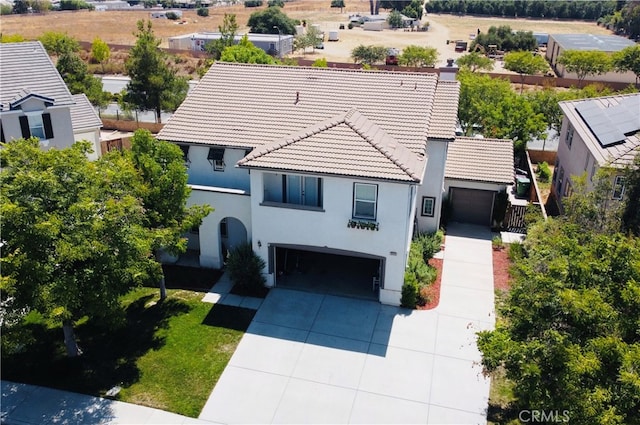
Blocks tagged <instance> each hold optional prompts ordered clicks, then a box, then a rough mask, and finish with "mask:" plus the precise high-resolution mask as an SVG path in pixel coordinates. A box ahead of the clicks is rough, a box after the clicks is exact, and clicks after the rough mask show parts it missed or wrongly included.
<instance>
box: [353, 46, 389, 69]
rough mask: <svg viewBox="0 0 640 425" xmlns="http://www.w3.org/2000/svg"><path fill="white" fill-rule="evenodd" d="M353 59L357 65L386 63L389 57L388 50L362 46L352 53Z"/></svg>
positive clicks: (380, 47) (381, 47)
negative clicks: (385, 60)
mask: <svg viewBox="0 0 640 425" xmlns="http://www.w3.org/2000/svg"><path fill="white" fill-rule="evenodd" d="M351 57H352V58H353V61H354V62H355V63H361V64H364V65H373V64H375V63H380V62H383V61H384V59H385V58H386V57H387V48H386V47H383V46H365V45H364V44H361V45H359V46H357V47H356V48H355V49H353V50H352V51H351Z"/></svg>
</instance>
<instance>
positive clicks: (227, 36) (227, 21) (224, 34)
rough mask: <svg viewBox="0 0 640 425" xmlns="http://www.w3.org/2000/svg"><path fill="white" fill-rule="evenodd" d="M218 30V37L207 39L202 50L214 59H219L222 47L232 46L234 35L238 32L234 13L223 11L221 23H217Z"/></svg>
mask: <svg viewBox="0 0 640 425" xmlns="http://www.w3.org/2000/svg"><path fill="white" fill-rule="evenodd" d="M218 32H220V38H218V39H217V40H212V41H209V42H207V43H206V44H205V45H204V50H205V51H206V52H207V53H209V54H210V55H211V57H212V58H213V59H215V60H218V59H220V56H221V55H222V52H223V51H224V49H226V48H227V47H230V46H233V44H234V43H235V37H236V34H237V33H238V22H237V21H236V15H234V14H227V13H225V14H224V18H223V20H222V25H218Z"/></svg>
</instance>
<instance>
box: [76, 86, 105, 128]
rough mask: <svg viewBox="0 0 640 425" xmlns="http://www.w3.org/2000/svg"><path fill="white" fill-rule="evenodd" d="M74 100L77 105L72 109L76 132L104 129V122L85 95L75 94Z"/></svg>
mask: <svg viewBox="0 0 640 425" xmlns="http://www.w3.org/2000/svg"><path fill="white" fill-rule="evenodd" d="M73 100H74V101H75V104H74V105H73V106H72V107H71V123H72V124H73V131H74V132H78V131H81V130H94V129H97V128H101V127H102V120H101V119H100V117H99V116H98V114H97V113H96V110H95V109H93V106H92V105H91V102H89V99H88V98H87V96H86V95H85V94H84V93H81V94H74V95H73Z"/></svg>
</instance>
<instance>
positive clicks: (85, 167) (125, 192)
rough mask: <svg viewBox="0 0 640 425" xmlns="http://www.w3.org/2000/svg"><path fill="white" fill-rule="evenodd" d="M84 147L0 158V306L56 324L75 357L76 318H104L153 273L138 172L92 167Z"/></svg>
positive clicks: (10, 150)
mask: <svg viewBox="0 0 640 425" xmlns="http://www.w3.org/2000/svg"><path fill="white" fill-rule="evenodd" d="M89 149H90V148H89V144H88V143H87V142H80V143H76V144H74V145H73V147H71V148H67V149H61V150H56V149H51V150H48V151H43V150H41V149H40V147H39V144H38V141H37V139H29V140H17V141H12V142H9V143H7V144H3V146H2V149H1V150H0V159H1V162H2V171H1V174H0V175H1V176H2V186H3V190H2V191H1V193H0V199H1V201H2V202H0V212H1V214H2V217H3V225H2V241H3V247H2V250H3V253H2V258H1V259H0V264H1V265H2V268H1V270H2V278H1V280H0V284H1V287H0V289H1V290H0V293H1V297H2V304H3V306H4V308H10V309H12V310H13V311H21V312H27V311H29V310H36V311H38V312H40V313H41V314H44V315H45V316H46V317H48V318H50V319H52V320H56V321H58V322H59V323H61V324H62V326H63V331H64V340H65V344H66V348H67V354H68V355H69V356H77V355H79V354H81V350H80V348H79V347H78V344H77V343H76V339H75V336H74V332H73V326H74V323H75V322H76V321H77V320H79V319H81V318H83V317H85V316H89V317H90V318H94V319H100V318H102V319H104V320H110V319H111V318H112V316H113V315H114V312H116V311H117V310H118V309H119V308H120V303H119V299H118V298H119V297H120V296H122V295H124V294H125V293H127V292H128V291H129V290H130V289H131V288H132V287H133V286H135V285H138V284H141V283H143V282H146V281H149V280H150V279H153V278H156V279H157V278H158V276H159V272H160V267H159V265H158V263H157V262H156V261H155V260H154V259H153V257H152V255H151V249H152V244H153V239H154V236H153V234H152V233H151V232H149V230H148V228H147V227H146V225H145V210H144V206H143V204H142V202H141V200H140V199H139V198H138V197H137V196H136V195H135V190H134V189H133V188H135V187H136V186H137V185H139V184H140V183H141V179H140V177H139V174H138V172H137V171H136V170H135V168H134V167H133V164H132V163H131V161H126V160H125V159H124V158H123V157H120V156H115V155H107V156H105V157H103V158H101V159H100V160H98V161H93V162H92V161H89V160H88V159H87V156H86V153H87V152H88V150H89Z"/></svg>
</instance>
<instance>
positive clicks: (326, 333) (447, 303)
mask: <svg viewBox="0 0 640 425" xmlns="http://www.w3.org/2000/svg"><path fill="white" fill-rule="evenodd" d="M492 327H493V274H492V265H491V234H490V233H489V231H488V230H485V229H483V228H479V227H476V226H465V225H450V228H449V229H448V232H447V245H446V249H445V258H444V269H443V278H442V294H441V300H440V305H439V306H438V308H436V309H435V310H430V311H411V310H405V309H401V308H396V307H390V306H384V305H380V304H379V303H377V302H372V301H365V300H358V299H352V298H343V297H336V296H330V295H322V294H314V293H309V292H300V291H292V290H285V289H274V290H272V291H271V292H270V294H269V295H268V297H267V298H266V300H265V301H264V303H263V304H262V306H261V307H260V309H259V310H258V312H257V314H256V316H255V318H254V320H253V322H252V324H251V325H250V327H249V329H248V330H247V332H246V334H245V335H244V337H243V339H242V341H241V342H240V344H239V345H238V348H237V350H236V352H235V353H234V355H233V357H232V358H231V360H230V362H229V365H228V366H227V368H226V369H225V371H224V372H223V374H222V376H221V377H220V380H219V381H218V384H217V385H216V387H215V389H214V391H213V392H212V394H211V396H210V397H209V400H208V401H207V403H206V405H205V407H204V408H203V410H202V412H201V414H200V418H201V419H205V420H210V421H215V422H221V423H484V422H486V408H487V401H488V396H489V381H488V380H487V379H485V378H484V377H483V376H482V373H481V369H480V367H479V366H478V362H479V361H480V353H479V352H478V350H477V348H476V346H475V332H477V331H478V330H482V329H489V328H492Z"/></svg>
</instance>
